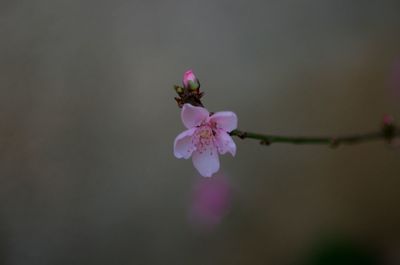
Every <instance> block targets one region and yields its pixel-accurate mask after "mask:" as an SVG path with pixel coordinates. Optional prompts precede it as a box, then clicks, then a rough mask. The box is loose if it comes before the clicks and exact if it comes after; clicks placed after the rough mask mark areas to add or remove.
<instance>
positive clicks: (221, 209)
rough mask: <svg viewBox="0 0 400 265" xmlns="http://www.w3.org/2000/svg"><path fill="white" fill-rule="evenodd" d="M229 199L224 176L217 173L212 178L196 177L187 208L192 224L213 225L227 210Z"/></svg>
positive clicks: (228, 190) (229, 195) (210, 226)
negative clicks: (190, 200) (188, 207)
mask: <svg viewBox="0 0 400 265" xmlns="http://www.w3.org/2000/svg"><path fill="white" fill-rule="evenodd" d="M231 199H232V191H231V187H230V184H229V182H228V180H227V178H226V177H225V176H223V175H221V174H217V175H216V176H215V177H213V178H200V179H198V180H197V181H196V183H195V185H194V189H193V193H192V202H191V205H190V209H189V217H190V220H191V222H192V224H195V225H201V226H203V227H206V228H213V227H215V226H216V225H218V224H219V223H220V222H221V221H222V219H223V218H224V216H225V215H226V214H227V213H228V212H229V209H230V206H231Z"/></svg>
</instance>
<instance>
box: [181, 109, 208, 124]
mask: <svg viewBox="0 0 400 265" xmlns="http://www.w3.org/2000/svg"><path fill="white" fill-rule="evenodd" d="M208 116H209V113H208V110H206V109H205V108H202V107H195V106H192V105H191V104H185V105H183V107H182V112H181V118H182V122H183V124H184V125H185V126H186V128H188V129H190V128H193V127H196V126H198V125H200V124H201V123H202V122H203V121H205V120H207V118H208Z"/></svg>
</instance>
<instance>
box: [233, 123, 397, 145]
mask: <svg viewBox="0 0 400 265" xmlns="http://www.w3.org/2000/svg"><path fill="white" fill-rule="evenodd" d="M230 135H232V136H237V137H239V138H241V139H246V138H249V139H255V140H259V141H260V143H261V144H264V145H270V144H272V143H289V144H320V145H330V146H332V147H336V146H338V145H341V144H358V143H363V142H369V141H374V140H386V141H388V142H390V140H392V139H393V138H395V137H399V136H400V131H399V130H396V129H395V128H394V127H391V128H390V129H389V130H388V127H384V128H383V129H382V130H381V131H377V132H371V133H365V134H354V135H347V136H340V137H297V136H281V135H270V134H259V133H253V132H245V131H240V130H234V131H232V132H231V133H230Z"/></svg>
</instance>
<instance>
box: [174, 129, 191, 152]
mask: <svg viewBox="0 0 400 265" xmlns="http://www.w3.org/2000/svg"><path fill="white" fill-rule="evenodd" d="M195 131H196V128H193V129H189V130H186V131H184V132H182V133H180V134H179V135H178V136H177V137H176V138H175V141H174V155H175V157H176V158H184V159H188V158H189V157H190V156H191V155H192V153H193V151H194V150H196V147H195V146H194V144H193V142H192V136H193V134H194V132H195Z"/></svg>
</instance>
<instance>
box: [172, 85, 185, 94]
mask: <svg viewBox="0 0 400 265" xmlns="http://www.w3.org/2000/svg"><path fill="white" fill-rule="evenodd" d="M174 89H175V92H176V93H177V94H178V95H181V94H183V87H180V86H177V85H175V86H174Z"/></svg>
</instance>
